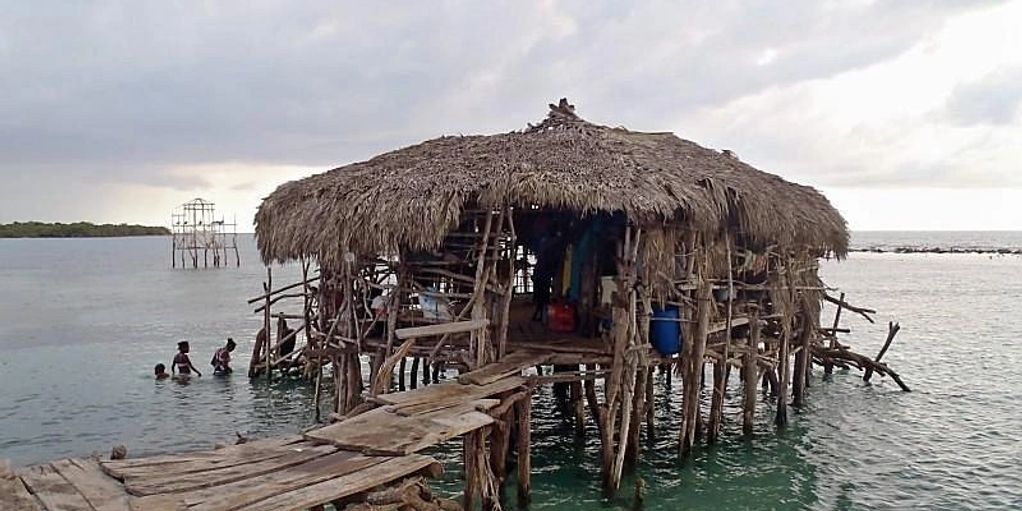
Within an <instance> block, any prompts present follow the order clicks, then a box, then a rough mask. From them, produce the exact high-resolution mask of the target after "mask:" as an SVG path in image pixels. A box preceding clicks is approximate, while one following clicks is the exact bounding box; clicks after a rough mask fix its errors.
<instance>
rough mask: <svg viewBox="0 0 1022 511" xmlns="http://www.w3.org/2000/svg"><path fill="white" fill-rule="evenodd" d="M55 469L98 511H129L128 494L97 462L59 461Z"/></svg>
mask: <svg viewBox="0 0 1022 511" xmlns="http://www.w3.org/2000/svg"><path fill="white" fill-rule="evenodd" d="M53 468H55V469H56V470H57V472H58V473H60V475H62V476H64V479H67V481H68V482H69V483H71V485H72V486H74V487H75V489H77V490H78V493H81V494H82V496H83V497H85V500H87V501H88V502H89V504H91V505H92V507H94V508H96V511H128V509H129V508H128V493H127V492H126V491H125V489H124V486H123V485H121V483H120V482H118V481H117V480H116V479H114V478H112V477H110V476H108V475H106V474H105V473H103V469H101V468H100V467H99V463H98V462H97V461H95V460H77V459H68V460H58V461H54V462H53Z"/></svg>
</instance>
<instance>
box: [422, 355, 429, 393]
mask: <svg viewBox="0 0 1022 511" xmlns="http://www.w3.org/2000/svg"><path fill="white" fill-rule="evenodd" d="M421 358H422V386H423V387H425V386H426V385H429V359H428V358H426V357H421Z"/></svg>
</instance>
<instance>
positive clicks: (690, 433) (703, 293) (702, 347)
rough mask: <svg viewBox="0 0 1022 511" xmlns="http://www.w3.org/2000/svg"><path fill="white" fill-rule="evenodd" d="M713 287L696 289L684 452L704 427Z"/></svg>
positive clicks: (684, 404)
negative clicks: (705, 370)
mask: <svg viewBox="0 0 1022 511" xmlns="http://www.w3.org/2000/svg"><path fill="white" fill-rule="evenodd" d="M712 291H713V289H712V287H711V285H710V282H709V281H705V280H704V281H703V282H702V283H700V285H699V289H698V290H697V292H696V300H697V301H698V304H697V307H696V328H695V335H694V336H693V337H694V338H693V339H692V351H691V352H690V353H689V354H688V356H689V360H687V361H686V364H685V374H684V395H683V400H682V428H681V452H682V453H687V452H689V451H691V450H692V446H693V445H695V440H696V432H697V431H698V430H699V429H700V419H699V401H700V394H701V391H702V378H703V357H704V356H705V354H706V336H707V332H708V331H709V325H710V297H711V295H712Z"/></svg>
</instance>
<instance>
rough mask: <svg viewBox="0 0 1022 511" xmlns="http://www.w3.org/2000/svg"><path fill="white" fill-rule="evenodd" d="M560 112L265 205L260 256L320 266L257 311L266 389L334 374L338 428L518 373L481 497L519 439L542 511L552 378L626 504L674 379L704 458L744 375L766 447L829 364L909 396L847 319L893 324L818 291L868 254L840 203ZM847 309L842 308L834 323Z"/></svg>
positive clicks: (365, 165) (648, 136)
mask: <svg viewBox="0 0 1022 511" xmlns="http://www.w3.org/2000/svg"><path fill="white" fill-rule="evenodd" d="M550 108H551V109H550V113H549V115H548V116H547V118H546V119H545V120H544V121H543V122H542V123H540V124H538V125H530V126H529V128H527V129H525V130H522V131H516V132H512V133H507V134H500V135H492V136H469V137H464V136H462V137H442V138H439V139H435V140H431V141H427V142H424V143H422V144H419V145H416V146H411V147H408V148H404V149H400V150H397V151H394V152H392V153H387V154H384V155H381V156H378V157H376V158H373V159H372V160H369V161H366V162H360V163H356V164H352V165H349V166H346V167H341V168H338V169H335V170H332V171H329V172H326V173H323V174H319V175H315V176H311V177H309V178H306V179H303V180H299V181H295V182H290V183H286V184H284V185H282V186H281V187H280V188H278V190H277V191H276V192H274V193H273V194H271V195H270V196H269V197H267V198H266V199H265V201H264V202H263V204H262V206H261V207H260V209H259V212H258V214H257V217H256V221H257V238H258V244H259V247H260V250H261V252H262V256H263V258H264V260H265V261H266V262H267V263H271V262H274V261H277V262H287V261H295V260H300V261H302V264H303V270H304V277H303V281H302V282H300V283H297V284H289V285H287V286H283V287H281V288H277V289H274V288H273V285H272V281H271V277H272V275H269V274H268V278H267V282H266V284H265V285H264V293H263V295H261V296H259V297H256V298H254V299H253V300H252V303H259V304H260V306H259V308H258V309H257V312H259V313H260V314H263V316H264V332H263V333H261V334H260V337H259V341H258V343H257V345H256V352H255V353H254V356H253V359H252V367H251V369H250V374H251V375H259V374H265V375H267V376H270V375H272V374H273V373H274V371H277V373H278V374H279V373H281V372H287V371H293V372H298V373H301V374H303V375H305V376H306V377H308V378H310V379H311V380H314V381H315V382H316V389H317V392H316V395H317V400H318V399H319V396H320V395H321V394H323V395H325V394H326V393H325V392H323V390H325V389H321V387H322V385H323V383H322V382H323V371H324V368H329V369H328V370H329V371H331V372H332V375H333V378H332V381H333V385H334V389H333V392H332V393H330V394H331V395H332V396H333V405H334V410H335V413H334V414H333V415H332V417H333V419H334V420H337V421H341V422H340V424H344V422H345V421H352V420H355V419H354V418H355V417H358V416H359V415H360V414H366V413H370V411H371V410H374V409H375V408H377V407H380V406H385V405H388V404H390V405H393V404H394V402H392V401H388V398H387V397H386V396H387V394H388V393H391V392H394V391H405V390H409V389H416V388H420V390H421V387H423V386H432V385H434V384H436V383H438V382H439V381H440V380H441V379H442V378H443V377H444V376H443V375H447V374H448V373H449V372H455V371H456V372H457V374H458V376H457V380H458V382H461V383H471V384H474V385H480V386H485V385H492V384H494V382H499V381H506V379H507V378H516V379H517V380H515V381H516V382H521V383H520V384H519V383H516V384H515V385H514V386H512V387H507V386H501V387H500V389H498V390H497V391H495V392H494V393H493V394H492V395H483V396H481V397H485V398H494V399H495V401H496V402H497V403H499V404H497V405H493V404H491V405H490V407H489V408H488V409H489V413H490V415H491V416H493V417H495V418H497V419H498V423H496V424H493V425H489V426H487V427H485V428H480V429H475V430H471V431H468V432H467V433H465V436H464V439H465V445H466V452H465V457H466V458H465V459H466V474H467V479H468V480H467V481H466V496H465V498H466V501H467V503H468V504H471V503H472V502H473V498H479V499H483V500H486V499H493V498H494V497H493V493H492V491H490V490H488V488H490V489H492V487H493V486H494V485H497V486H499V483H500V482H501V479H502V478H503V477H506V473H507V472H506V471H507V463H508V462H507V458H508V456H507V455H508V451H509V449H510V445H512V444H517V445H518V447H517V450H518V451H519V461H518V463H519V470H525V471H526V472H525V474H524V476H525V477H524V482H523V481H522V478H521V477H520V478H519V484H520V485H524V486H525V488H522V487H520V488H519V491H520V492H524V494H525V495H526V496H527V493H528V457H527V452H526V453H525V457H524V461H523V458H522V453H521V450H522V449H523V448H524V449H525V450H526V451H527V450H528V429H529V426H528V420H529V419H528V417H529V413H530V411H529V408H530V407H531V404H529V403H530V401H529V399H528V396H529V395H530V393H531V392H532V389H533V388H534V387H535V386H536V385H544V384H555V385H558V386H560V388H563V390H564V393H565V395H566V396H567V399H570V400H571V403H572V405H573V408H572V409H573V410H574V411H575V415H576V420H577V421H578V422H579V423H582V422H584V421H587V420H593V421H595V423H596V425H597V426H598V429H599V431H600V440H601V445H602V451H601V452H602V467H603V474H602V476H603V481H604V484H605V486H606V487H607V488H609V489H611V490H613V489H616V488H617V487H618V486H619V485H620V482H621V476H622V471H623V470H625V469H626V468H627V466H629V464H630V463H631V462H633V461H634V460H635V459H636V457H637V456H639V455H640V452H639V451H640V445H641V444H640V443H639V441H638V439H639V434H640V433H639V432H640V430H641V429H642V426H643V423H644V422H647V421H652V420H653V414H652V406H653V403H652V402H651V401H652V396H653V392H652V385H653V378H652V374H653V372H654V371H655V370H658V369H659V370H663V371H666V372H667V373H668V374H673V375H674V377H676V378H680V380H681V383H682V384H681V386H680V389H681V390H680V391H681V392H682V393H683V396H682V401H683V406H682V409H681V411H680V413H681V416H682V417H681V418H682V420H681V428H680V430H679V431H678V433H677V435H678V444H677V445H678V448H679V449H680V451H681V452H682V453H685V452H688V451H690V450H691V449H692V448H693V447H694V446H695V445H696V442H697V440H699V439H704V440H705V441H706V442H714V441H716V440H717V439H718V437H719V435H720V432H721V430H722V427H721V424H722V421H723V407H724V396H725V393H727V392H728V385H729V384H733V383H734V382H739V383H740V388H741V391H740V392H738V393H737V395H740V396H742V397H741V399H742V402H743V414H742V419H741V420H742V424H743V429H744V431H745V432H746V433H747V434H748V433H750V432H751V430H752V421H753V415H754V410H755V409H756V407H757V406H758V405H761V402H762V399H763V398H762V397H761V393H760V389H765V392H766V393H767V395H768V396H772V397H773V398H776V406H775V409H776V413H775V422H776V424H777V425H778V426H779V427H783V426H784V425H785V424H786V423H787V421H788V406H789V404H790V405H791V406H794V407H799V406H802V405H803V403H804V402H805V400H806V399H807V387H808V385H809V383H810V381H811V380H810V377H809V376H810V374H811V372H812V368H813V366H814V365H818V366H821V367H823V368H824V370H825V371H827V372H829V371H831V370H832V369H833V368H834V367H835V366H837V367H840V368H849V367H856V368H859V369H862V370H865V371H866V373H867V378H868V377H869V376H872V375H873V374H878V375H880V376H891V377H893V378H894V379H895V381H896V382H897V383H898V385H900V386H901V387H902V388H903V389H904V390H906V391H907V390H908V387H907V386H905V385H904V383H902V381H901V379H900V378H899V377H898V375H897V373H895V372H894V371H893V370H891V369H890V368H889V367H888V366H887V365H886V364H884V363H883V362H881V361H880V358H881V357H882V353H881V355H880V356H878V357H874V358H870V357H868V356H864V355H860V354H857V353H855V352H853V351H851V350H850V349H849V348H848V346H845V345H844V344H842V342H840V341H839V340H838V333H843V332H847V330H846V329H842V328H841V326H840V324H839V320H840V314H841V311H842V310H843V311H849V312H853V313H857V314H860V315H863V316H864V317H866V318H867V319H869V320H870V321H872V317H871V314H872V313H873V312H874V311H871V310H869V309H864V308H860V307H855V306H852V305H850V304H849V303H847V302H846V301H845V299H844V295H841V297H840V298H836V297H834V296H833V291H832V290H830V289H829V288H827V286H826V285H825V284H824V283H823V282H822V281H821V280H820V277H819V275H818V261H819V259H820V258H824V257H836V258H841V257H844V255H845V253H846V250H847V245H848V231H847V228H846V225H845V221H844V219H843V218H842V217H841V215H840V214H839V213H838V212H837V211H836V210H835V209H834V208H833V207H832V206H831V205H830V204H829V202H828V201H827V200H826V198H824V197H823V196H822V195H821V194H820V193H818V192H816V191H815V190H813V189H812V188H809V187H805V186H800V185H796V184H793V183H790V182H787V181H784V180H783V179H781V178H779V177H777V176H774V175H772V174H768V173H765V172H762V171H759V170H756V169H754V168H752V167H751V166H749V165H747V164H745V163H743V162H742V161H740V160H739V159H738V158H737V157H735V156H734V154H733V153H731V152H729V151H724V152H718V151H714V150H710V149H706V148H703V147H700V146H698V145H696V144H694V143H692V142H688V141H685V140H682V139H679V138H677V137H675V136H674V135H672V134H669V133H640V132H634V131H629V130H625V129H623V128H610V127H606V126H599V125H596V124H592V123H589V122H587V121H585V120H583V119H581V118H580V117H579V116H578V115H576V113H575V111H574V107H573V106H572V105H570V104H568V102H567V101H565V100H561V102H560V103H558V104H552V105H550ZM284 298H291V299H300V300H302V305H301V308H302V313H301V314H292V315H286V314H280V313H278V314H277V315H276V316H274V315H273V313H272V311H271V309H272V308H278V309H279V308H280V306H279V304H278V303H277V302H278V300H281V299H284ZM825 301H830V302H832V303H834V304H836V305H837V306H838V317H836V318H835V319H834V321H833V324H832V325H828V326H823V325H822V324H821V321H822V319H821V306H822V304H823V303H824V302H825ZM274 318H277V320H278V321H284V320H286V319H292V320H293V321H296V322H297V323H296V324H298V325H299V327H298V328H296V329H293V330H292V329H290V328H289V327H285V328H278V332H277V335H276V341H275V342H271V340H270V339H269V337H271V336H270V335H267V334H266V333H267V332H271V331H272V321H273V319H274ZM896 331H897V330H896V329H895V328H894V326H893V325H892V332H896ZM299 334H301V336H303V337H304V339H305V342H304V343H303V345H302V346H300V347H298V348H295V347H294V344H293V343H294V339H295V338H297V337H299ZM893 337H894V335H893V333H892V334H891V336H890V337H889V339H888V343H887V344H888V345H889V344H890V341H891V340H893ZM288 341H290V342H291V343H292V344H291V345H290V346H288V345H287V344H286V343H287V342H288ZM282 346H284V347H287V348H289V349H286V350H282V349H281V347H282ZM884 351H886V348H885V350H884ZM732 370H733V371H732ZM523 375H525V376H527V377H526V378H524V379H523V378H521V377H522V376H523ZM707 380H709V381H707ZM704 382H705V383H704ZM704 397H706V398H708V399H706V401H708V403H709V406H708V407H707V406H703V405H702V404H701V403H703V401H704ZM789 398H790V403H789ZM436 399H437V400H438V401H437V402H438V403H439V404H435V406H436V407H442V406H443V399H442V398H436ZM757 400H760V403H758V402H757ZM494 406H495V407H494ZM523 430H524V431H523ZM512 431H517V436H516V438H518V440H517V441H509V438H510V437H511V433H512ZM523 464H524V465H525V467H524V468H523V467H522V466H521V465H523Z"/></svg>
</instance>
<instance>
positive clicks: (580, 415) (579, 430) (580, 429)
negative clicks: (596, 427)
mask: <svg viewBox="0 0 1022 511" xmlns="http://www.w3.org/2000/svg"><path fill="white" fill-rule="evenodd" d="M569 389H570V391H571V407H572V411H573V412H574V417H575V435H577V436H584V435H585V421H586V416H585V403H584V401H583V399H585V398H584V397H583V392H582V382H581V381H573V382H571V384H570V386H569Z"/></svg>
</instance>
